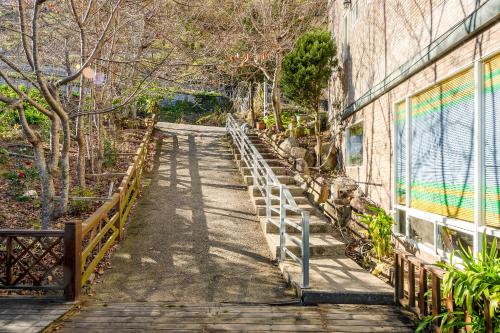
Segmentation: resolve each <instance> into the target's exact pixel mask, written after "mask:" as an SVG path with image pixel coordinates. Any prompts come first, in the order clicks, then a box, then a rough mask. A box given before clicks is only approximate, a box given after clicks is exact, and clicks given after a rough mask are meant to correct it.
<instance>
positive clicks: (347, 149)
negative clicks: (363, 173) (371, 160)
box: [344, 119, 365, 168]
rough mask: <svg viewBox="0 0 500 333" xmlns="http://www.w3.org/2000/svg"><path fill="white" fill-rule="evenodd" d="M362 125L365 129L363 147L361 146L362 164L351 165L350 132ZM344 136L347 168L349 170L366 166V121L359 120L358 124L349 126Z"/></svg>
mask: <svg viewBox="0 0 500 333" xmlns="http://www.w3.org/2000/svg"><path fill="white" fill-rule="evenodd" d="M360 124H361V125H362V128H363V140H362V141H361V143H362V146H361V164H350V163H349V156H350V155H349V137H350V135H349V130H350V129H351V128H353V127H355V126H359V125H360ZM344 136H345V140H346V142H345V151H344V156H345V157H346V159H345V161H346V163H345V166H346V167H347V168H361V167H363V166H364V165H365V123H364V119H360V120H357V121H356V122H354V123H353V124H351V125H349V126H347V127H346V129H345V133H344Z"/></svg>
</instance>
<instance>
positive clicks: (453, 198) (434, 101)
mask: <svg viewBox="0 0 500 333" xmlns="http://www.w3.org/2000/svg"><path fill="white" fill-rule="evenodd" d="M474 66H475V67H472V66H470V67H469V68H467V69H465V70H463V71H461V72H459V73H458V74H455V75H453V76H452V77H451V78H449V79H447V80H444V81H442V82H439V83H438V84H436V85H433V86H432V87H429V88H427V89H425V90H423V91H422V92H418V93H416V94H413V95H411V96H408V97H407V98H406V99H405V100H403V101H401V102H399V103H396V104H395V105H394V140H395V149H394V153H395V156H394V166H395V167H394V185H393V188H394V192H393V202H394V206H395V219H396V225H395V226H394V232H396V233H400V234H403V235H406V237H408V238H409V239H410V240H411V241H412V243H413V244H415V245H417V246H418V247H419V248H420V249H422V250H425V251H426V252H428V253H432V254H435V255H440V256H441V257H443V258H446V256H447V254H449V253H450V252H451V251H453V250H456V249H457V248H458V246H459V244H462V245H463V246H464V247H470V248H472V249H473V251H474V253H477V252H478V251H479V250H480V247H481V241H482V237H483V234H486V235H488V237H489V238H488V239H489V240H490V241H491V238H492V237H499V238H500V116H499V109H498V105H500V54H497V55H496V56H494V57H492V58H490V59H487V60H485V61H477V62H476V63H475V64H474Z"/></svg>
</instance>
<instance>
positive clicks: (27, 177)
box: [3, 162, 39, 201]
mask: <svg viewBox="0 0 500 333" xmlns="http://www.w3.org/2000/svg"><path fill="white" fill-rule="evenodd" d="M3 177H4V178H5V179H7V180H8V182H9V190H10V193H11V194H12V196H13V197H14V198H15V199H16V200H18V201H26V200H27V199H28V198H26V197H24V193H25V192H26V191H28V190H32V189H33V187H34V183H35V182H36V180H38V178H39V175H38V170H37V169H36V167H34V166H33V163H32V162H25V163H21V162H18V163H17V167H16V169H15V170H10V171H7V172H5V173H4V174H3Z"/></svg>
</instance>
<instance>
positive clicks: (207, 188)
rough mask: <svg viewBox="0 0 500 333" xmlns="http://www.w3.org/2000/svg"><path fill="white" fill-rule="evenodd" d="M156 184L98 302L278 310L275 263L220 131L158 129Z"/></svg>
mask: <svg viewBox="0 0 500 333" xmlns="http://www.w3.org/2000/svg"><path fill="white" fill-rule="evenodd" d="M158 128H159V129H160V130H162V131H163V132H164V134H165V138H164V139H163V140H162V141H161V143H160V144H159V145H158V153H157V156H156V161H155V169H154V172H153V174H152V177H151V180H150V181H151V184H150V185H149V187H148V188H147V189H146V190H145V193H144V195H143V197H142V199H141V200H140V201H139V204H138V207H137V210H136V213H135V215H134V216H133V217H132V221H131V222H130V223H129V225H128V229H127V235H126V237H127V238H126V240H125V241H124V242H123V243H122V244H120V247H119V249H118V250H117V252H116V253H115V254H114V258H113V260H112V264H113V268H112V269H111V270H109V271H108V272H106V273H105V276H104V280H103V282H102V283H101V284H98V285H97V286H96V289H95V290H94V291H93V295H94V296H95V297H96V298H97V300H101V301H103V302H107V303H112V302H126V301H139V302H143V301H149V302H154V301H174V302H194V303H199V302H203V303H206V302H273V301H281V300H285V299H290V298H292V297H293V295H292V294H291V291H290V290H289V289H288V288H287V287H286V284H285V281H284V280H283V279H282V277H281V274H280V272H279V270H278V268H277V267H275V266H274V265H273V263H272V261H271V259H270V255H269V253H268V249H267V246H266V244H265V240H264V237H263V236H262V232H261V231H260V229H259V224H258V222H257V219H256V217H255V215H254V213H253V209H252V206H251V203H250V200H249V195H248V193H247V191H246V186H245V185H244V184H243V183H242V181H241V177H240V175H239V174H238V172H237V169H236V165H235V163H234V162H233V160H232V156H231V152H230V150H229V148H228V147H227V146H226V145H225V144H224V143H223V141H222V136H223V135H224V133H225V131H224V129H221V128H214V127H200V126H192V125H176V124H167V123H159V124H158Z"/></svg>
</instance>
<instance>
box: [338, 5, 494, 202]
mask: <svg viewBox="0 0 500 333" xmlns="http://www.w3.org/2000/svg"><path fill="white" fill-rule="evenodd" d="M483 2H485V1H482V2H481V3H483ZM354 3H355V0H353V4H354ZM479 5H480V3H476V2H475V1H473V0H463V1H459V0H449V1H443V0H431V1H429V0H426V1H423V0H415V1H406V0H394V1H382V0H371V1H370V0H359V1H358V6H359V7H358V18H357V20H356V22H355V23H354V24H353V22H352V21H351V17H350V16H351V15H350V14H351V13H349V12H348V14H349V15H347V17H348V22H347V26H348V31H347V34H348V43H347V44H344V43H343V41H344V36H345V31H344V30H345V29H344V21H343V20H344V14H345V10H344V8H343V2H342V1H332V2H331V3H330V9H329V10H330V28H331V29H332V31H333V34H334V36H335V38H336V41H337V44H338V52H339V54H338V56H339V58H340V59H341V64H342V69H341V71H340V72H338V73H336V74H334V79H333V80H332V83H331V91H330V96H331V101H330V102H331V103H332V105H334V106H338V107H337V112H342V110H343V109H344V108H345V107H346V106H347V105H349V104H350V103H352V102H354V101H355V100H356V99H357V98H359V97H360V96H362V95H363V94H365V93H366V92H367V91H368V90H369V89H370V88H371V87H372V86H373V85H374V84H377V83H379V82H381V81H383V80H384V78H385V77H386V76H387V75H388V74H390V73H391V72H392V71H394V70H396V69H397V68H398V67H399V66H401V65H402V64H405V63H406V62H407V61H408V60H409V59H410V58H412V57H413V56H414V55H415V54H417V53H418V52H420V51H421V50H423V49H425V48H426V46H428V45H429V43H430V42H432V41H434V40H435V39H436V38H438V37H439V36H441V35H442V34H443V33H445V32H446V31H448V29H450V28H451V27H453V26H454V25H455V24H456V23H457V22H460V21H461V20H462V19H464V18H465V17H466V16H468V15H469V14H470V13H471V12H472V11H473V10H474V9H475V8H476V7H477V6H479ZM499 48H500V25H499V24H498V23H496V24H495V25H493V26H490V27H489V28H488V29H486V30H484V31H483V32H481V33H479V34H477V35H476V36H474V38H472V39H470V40H468V41H466V42H465V43H463V44H462V45H461V46H459V47H458V48H456V49H455V50H453V51H451V52H450V53H448V54H447V55H445V56H444V57H442V58H440V59H439V60H437V61H436V62H434V63H431V64H429V65H428V66H427V67H426V68H425V69H423V70H422V71H420V72H419V73H417V74H415V75H413V76H412V77H410V78H409V79H407V80H406V81H404V82H403V83H401V84H399V85H398V86H397V87H395V88H394V89H392V90H390V91H388V92H387V93H385V94H384V95H382V96H381V97H379V98H377V99H375V100H374V101H372V102H371V103H369V104H368V105H366V106H364V107H363V108H362V109H361V110H359V111H358V112H356V113H355V114H354V115H352V116H351V117H349V118H348V119H347V120H346V121H345V122H344V124H343V128H345V127H346V126H349V125H352V124H354V123H356V122H358V121H363V123H364V153H363V154H364V156H363V165H361V166H355V167H349V166H346V174H347V175H348V176H350V177H352V178H353V179H355V180H356V181H358V182H359V184H360V186H361V188H362V189H363V190H364V191H365V193H366V194H367V195H368V196H369V197H370V198H371V199H372V200H374V201H375V202H377V203H379V204H381V205H382V206H383V207H384V208H385V209H391V208H392V207H391V197H392V173H393V169H392V168H393V165H392V156H393V133H392V131H393V122H392V112H393V104H394V103H395V102H397V101H400V100H401V99H403V98H404V97H406V96H407V95H409V94H412V93H414V92H416V91H417V90H420V89H423V88H425V87H428V86H429V85H432V84H433V83H436V82H437V81H439V80H441V79H442V78H444V77H446V76H448V75H449V74H451V73H452V72H454V71H457V70H458V69H459V68H461V67H464V66H467V65H470V64H472V63H473V62H474V60H477V59H479V58H481V57H483V56H485V55H487V54H490V53H491V52H494V51H496V50H498V49H499ZM343 128H342V129H341V132H342V130H343ZM342 146H343V147H344V148H345V137H342Z"/></svg>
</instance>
